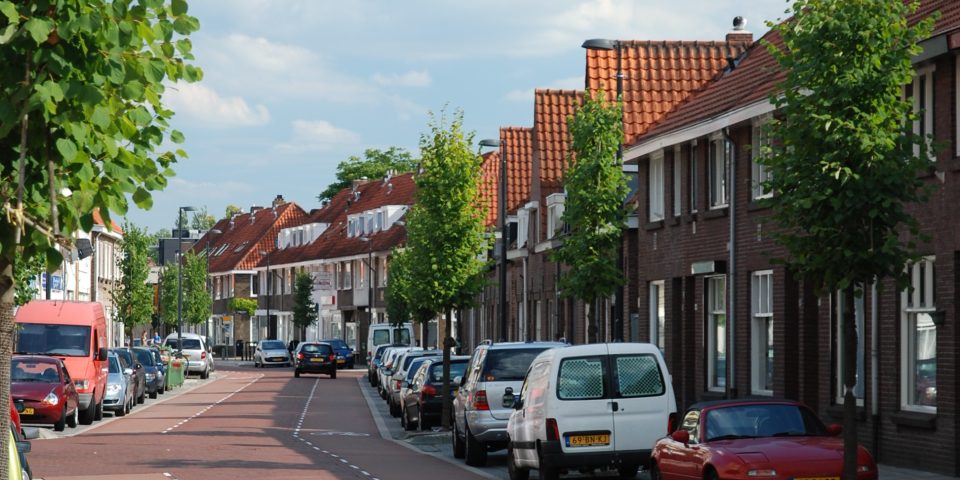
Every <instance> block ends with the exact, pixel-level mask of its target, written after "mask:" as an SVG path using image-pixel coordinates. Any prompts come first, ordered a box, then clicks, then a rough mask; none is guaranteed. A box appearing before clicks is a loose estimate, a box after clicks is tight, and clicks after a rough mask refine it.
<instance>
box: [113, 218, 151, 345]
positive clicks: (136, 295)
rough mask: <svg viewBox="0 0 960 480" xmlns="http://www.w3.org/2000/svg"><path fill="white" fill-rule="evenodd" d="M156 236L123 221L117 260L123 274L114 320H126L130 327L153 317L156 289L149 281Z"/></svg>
mask: <svg viewBox="0 0 960 480" xmlns="http://www.w3.org/2000/svg"><path fill="white" fill-rule="evenodd" d="M152 240H153V238H152V237H151V236H150V235H148V234H147V231H146V230H144V229H140V228H138V227H137V226H136V225H133V224H131V223H129V222H127V223H125V224H124V225H123V240H122V241H121V242H120V256H119V257H118V260H117V267H118V269H119V270H120V275H121V277H120V282H119V284H118V285H117V286H116V287H115V288H114V290H113V292H112V293H111V295H112V297H113V305H114V313H113V315H114V320H116V321H119V322H122V323H123V324H124V326H125V328H126V329H127V331H130V330H131V329H132V328H133V327H134V326H136V325H144V324H147V323H149V322H150V321H151V320H152V316H153V289H152V288H151V287H150V285H148V284H147V277H148V276H149V274H150V256H149V255H150V254H149V248H150V243H151V242H152Z"/></svg>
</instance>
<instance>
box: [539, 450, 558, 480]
mask: <svg viewBox="0 0 960 480" xmlns="http://www.w3.org/2000/svg"><path fill="white" fill-rule="evenodd" d="M538 460H539V461H538V462H537V463H539V464H540V480H558V479H559V478H560V469H559V468H557V467H553V466H547V465H545V464H544V463H543V455H540V457H539V459H538Z"/></svg>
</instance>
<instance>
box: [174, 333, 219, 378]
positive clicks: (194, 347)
mask: <svg viewBox="0 0 960 480" xmlns="http://www.w3.org/2000/svg"><path fill="white" fill-rule="evenodd" d="M180 341H182V342H183V345H182V346H180V347H181V348H179V351H180V352H182V353H183V358H186V359H187V372H186V373H199V374H200V378H202V379H206V378H208V377H210V374H211V373H213V371H214V369H215V365H214V362H213V355H212V354H211V353H210V351H209V346H208V345H207V340H206V337H203V336H201V335H197V334H196V333H182V334H180ZM163 344H164V345H166V346H168V347H170V348H172V349H173V350H174V352H177V351H178V348H177V347H178V341H177V332H173V333H171V334H170V335H167V338H166V339H165V340H164V341H163Z"/></svg>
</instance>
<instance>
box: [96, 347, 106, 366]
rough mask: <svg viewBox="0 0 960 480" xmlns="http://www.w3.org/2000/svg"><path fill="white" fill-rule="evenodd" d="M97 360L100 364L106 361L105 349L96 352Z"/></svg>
mask: <svg viewBox="0 0 960 480" xmlns="http://www.w3.org/2000/svg"><path fill="white" fill-rule="evenodd" d="M97 360H99V361H101V362H105V361H107V349H106V347H104V348H101V349H100V350H97Z"/></svg>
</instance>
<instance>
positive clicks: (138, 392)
mask: <svg viewBox="0 0 960 480" xmlns="http://www.w3.org/2000/svg"><path fill="white" fill-rule="evenodd" d="M110 351H111V352H114V353H116V354H117V356H118V357H120V367H121V370H122V369H127V368H129V369H130V370H132V371H133V374H132V378H133V384H134V385H133V398H135V399H136V400H137V401H136V403H143V401H144V400H146V399H147V372H146V371H145V370H144V368H143V365H142V364H141V363H140V362H138V361H137V359H136V358H135V357H134V356H133V350H131V349H129V348H112V349H110Z"/></svg>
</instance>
